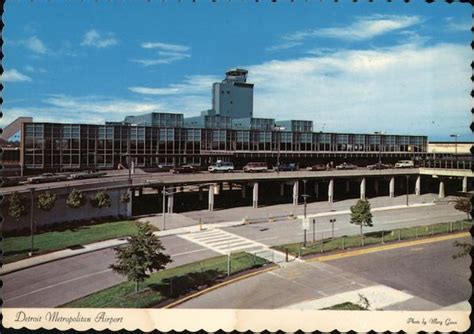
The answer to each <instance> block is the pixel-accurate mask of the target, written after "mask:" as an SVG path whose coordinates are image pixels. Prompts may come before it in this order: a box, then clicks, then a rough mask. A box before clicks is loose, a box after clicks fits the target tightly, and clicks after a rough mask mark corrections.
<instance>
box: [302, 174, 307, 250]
mask: <svg viewBox="0 0 474 334" xmlns="http://www.w3.org/2000/svg"><path fill="white" fill-rule="evenodd" d="M305 184H306V183H305ZM301 197H303V204H304V206H303V208H304V209H303V216H304V218H303V219H304V220H305V221H304V223H303V226H304V229H303V230H304V239H303V246H304V247H306V205H307V202H306V199H307V198H308V197H309V195H307V194H306V192H305V194H303V195H301Z"/></svg>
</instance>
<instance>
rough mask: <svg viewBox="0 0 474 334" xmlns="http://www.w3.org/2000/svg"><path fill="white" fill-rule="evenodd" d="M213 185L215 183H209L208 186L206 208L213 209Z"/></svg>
mask: <svg viewBox="0 0 474 334" xmlns="http://www.w3.org/2000/svg"><path fill="white" fill-rule="evenodd" d="M214 187H215V185H213V184H211V185H210V186H209V193H208V194H209V201H208V207H207V208H208V210H209V211H214Z"/></svg>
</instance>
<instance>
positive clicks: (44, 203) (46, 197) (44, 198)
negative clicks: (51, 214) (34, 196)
mask: <svg viewBox="0 0 474 334" xmlns="http://www.w3.org/2000/svg"><path fill="white" fill-rule="evenodd" d="M55 204H56V194H54V193H50V192H49V191H47V192H45V193H43V194H40V195H39V196H38V200H37V202H36V206H37V207H38V209H41V210H43V211H51V209H52V208H53V207H54V205H55Z"/></svg>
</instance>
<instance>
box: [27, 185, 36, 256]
mask: <svg viewBox="0 0 474 334" xmlns="http://www.w3.org/2000/svg"><path fill="white" fill-rule="evenodd" d="M34 193H35V188H30V198H31V204H30V231H31V239H30V252H29V253H28V256H32V255H33V249H34V210H35V205H34V204H35V195H34Z"/></svg>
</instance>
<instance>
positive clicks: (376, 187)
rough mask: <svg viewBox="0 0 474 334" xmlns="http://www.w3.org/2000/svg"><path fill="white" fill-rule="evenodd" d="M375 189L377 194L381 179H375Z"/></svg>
mask: <svg viewBox="0 0 474 334" xmlns="http://www.w3.org/2000/svg"><path fill="white" fill-rule="evenodd" d="M374 190H375V195H378V194H379V180H378V179H375V180H374Z"/></svg>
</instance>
